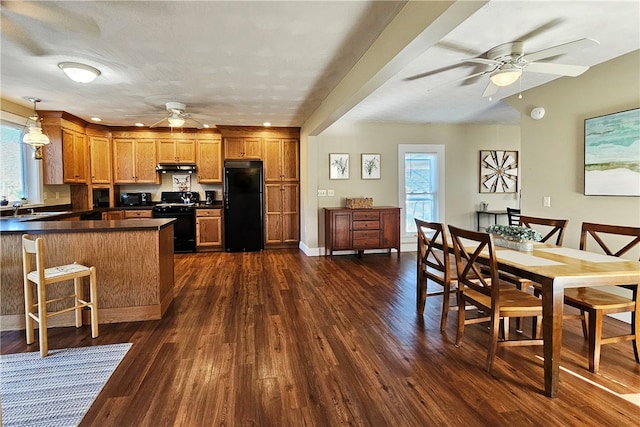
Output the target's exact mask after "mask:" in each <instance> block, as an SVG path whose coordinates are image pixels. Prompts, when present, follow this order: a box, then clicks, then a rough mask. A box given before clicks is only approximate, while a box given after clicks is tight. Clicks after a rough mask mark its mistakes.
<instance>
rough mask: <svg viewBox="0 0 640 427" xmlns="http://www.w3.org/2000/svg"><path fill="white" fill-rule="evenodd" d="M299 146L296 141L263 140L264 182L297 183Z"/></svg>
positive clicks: (298, 178) (298, 176) (298, 177)
mask: <svg viewBox="0 0 640 427" xmlns="http://www.w3.org/2000/svg"><path fill="white" fill-rule="evenodd" d="M298 147H299V144H298V140H297V139H265V141H264V179H265V181H292V182H293V181H296V182H297V181H299V180H300V175H299V172H298V170H299V160H298V159H299V148H298Z"/></svg>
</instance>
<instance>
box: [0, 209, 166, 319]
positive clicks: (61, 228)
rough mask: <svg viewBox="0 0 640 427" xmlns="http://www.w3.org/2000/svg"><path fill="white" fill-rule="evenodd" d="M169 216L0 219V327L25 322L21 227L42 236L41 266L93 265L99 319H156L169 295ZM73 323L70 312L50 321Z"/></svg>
mask: <svg viewBox="0 0 640 427" xmlns="http://www.w3.org/2000/svg"><path fill="white" fill-rule="evenodd" d="M174 221H175V219H172V218H168V219H128V220H111V221H98V220H94V221H26V222H21V221H14V220H12V219H3V220H1V221H0V250H1V252H0V259H1V264H0V266H1V271H0V280H1V281H0V293H1V295H2V300H1V301H0V330H17V329H24V327H25V326H24V296H23V295H24V292H23V278H22V241H21V238H22V235H23V234H25V233H26V234H30V235H33V236H36V237H43V238H44V242H45V266H46V267H49V266H56V265H63V264H70V263H72V262H74V261H75V262H78V263H80V264H84V265H87V266H91V265H93V266H95V267H96V272H97V279H98V319H99V322H100V323H116V322H131V321H141V320H155V319H160V318H161V317H162V315H163V314H164V313H165V312H166V310H167V308H168V307H169V305H170V304H171V302H172V301H173V296H174V289H173V284H174V276H173V222H174ZM72 283H73V282H69V284H68V286H69V289H71V287H72ZM62 293H64V292H62ZM67 293H70V292H68V291H67ZM56 296H59V295H57V294H52V295H48V296H47V299H50V298H51V297H56ZM73 324H74V321H73V313H65V314H63V315H60V316H56V317H53V318H51V320H50V322H49V325H50V326H70V325H73Z"/></svg>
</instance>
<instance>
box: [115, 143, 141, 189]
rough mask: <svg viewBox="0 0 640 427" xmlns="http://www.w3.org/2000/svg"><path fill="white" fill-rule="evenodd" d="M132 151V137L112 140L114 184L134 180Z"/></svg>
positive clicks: (133, 149)
mask: <svg viewBox="0 0 640 427" xmlns="http://www.w3.org/2000/svg"><path fill="white" fill-rule="evenodd" d="M134 152H135V144H134V142H133V139H114V140H113V182H114V183H115V184H124V183H131V182H136V176H135V155H134Z"/></svg>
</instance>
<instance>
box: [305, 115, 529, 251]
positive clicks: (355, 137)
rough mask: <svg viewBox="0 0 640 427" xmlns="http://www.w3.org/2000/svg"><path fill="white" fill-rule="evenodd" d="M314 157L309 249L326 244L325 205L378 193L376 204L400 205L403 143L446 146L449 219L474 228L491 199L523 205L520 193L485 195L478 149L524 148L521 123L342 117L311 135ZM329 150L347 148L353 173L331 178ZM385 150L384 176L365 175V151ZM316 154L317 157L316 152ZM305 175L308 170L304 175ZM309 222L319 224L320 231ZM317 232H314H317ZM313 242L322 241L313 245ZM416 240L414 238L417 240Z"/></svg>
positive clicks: (495, 203)
mask: <svg viewBox="0 0 640 427" xmlns="http://www.w3.org/2000/svg"><path fill="white" fill-rule="evenodd" d="M308 144H309V149H308V150H305V152H307V153H312V154H308V156H310V157H309V158H307V159H303V161H302V163H303V164H304V163H305V160H306V161H307V162H308V163H311V162H315V164H316V171H315V173H316V176H315V177H309V181H313V178H315V181H316V182H317V186H315V185H308V184H309V183H307V185H306V187H307V188H308V190H307V191H308V192H307V196H308V197H309V198H315V206H314V202H311V201H310V202H308V203H307V204H306V205H305V206H306V207H307V208H308V209H307V210H306V211H305V210H304V209H303V218H302V222H303V229H304V230H305V232H304V233H303V235H302V240H303V244H302V246H303V247H304V248H307V249H308V250H307V251H306V252H307V253H313V252H314V251H313V250H311V249H315V248H317V247H323V246H324V212H323V209H322V208H324V207H329V206H344V204H345V198H346V197H360V196H367V197H373V200H374V204H375V205H380V206H381V205H387V206H388V205H391V206H397V204H398V144H444V145H445V161H446V165H445V169H446V182H445V192H446V201H445V212H446V218H445V222H447V223H450V224H455V225H458V226H461V227H467V228H475V226H476V222H475V218H476V217H475V211H476V210H477V208H478V205H479V204H480V202H481V201H487V202H489V205H490V208H491V209H504V208H506V207H507V206H511V207H515V206H518V200H517V195H516V194H509V195H507V194H501V195H500V194H491V195H487V194H480V193H479V191H478V189H479V183H478V179H479V176H478V174H479V170H478V162H479V151H480V150H489V149H505V150H519V149H520V129H519V127H518V126H497V125H491V126H488V125H464V126H459V125H458V126H456V125H407V124H384V123H348V122H344V121H339V122H337V123H335V124H334V125H332V126H331V127H329V128H328V129H327V130H325V131H324V132H322V133H321V134H320V135H319V136H317V137H310V138H309V142H308ZM329 153H348V154H349V155H350V162H351V173H350V178H349V179H348V180H330V179H329ZM361 153H380V154H381V179H380V180H362V179H361V176H360V154H361ZM311 156H313V158H312V157H311ZM304 175H305V174H304V173H303V176H304ZM317 189H333V190H334V192H335V196H334V197H317V196H316V194H317V191H316V190H317ZM310 224H314V225H316V229H315V230H311V229H310ZM314 231H315V233H314ZM313 242H317V245H316V246H314V244H313ZM412 244H413V242H412Z"/></svg>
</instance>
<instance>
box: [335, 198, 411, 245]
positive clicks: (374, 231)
mask: <svg viewBox="0 0 640 427" xmlns="http://www.w3.org/2000/svg"><path fill="white" fill-rule="evenodd" d="M324 221H325V225H324V242H325V251H326V252H327V253H328V254H329V255H330V256H331V255H333V251H340V250H355V251H357V252H358V254H360V255H362V253H363V252H364V251H365V250H366V249H388V250H389V253H391V249H396V250H397V251H398V257H400V208H396V207H386V206H385V207H374V208H372V209H347V208H325V217H324Z"/></svg>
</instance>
